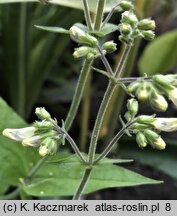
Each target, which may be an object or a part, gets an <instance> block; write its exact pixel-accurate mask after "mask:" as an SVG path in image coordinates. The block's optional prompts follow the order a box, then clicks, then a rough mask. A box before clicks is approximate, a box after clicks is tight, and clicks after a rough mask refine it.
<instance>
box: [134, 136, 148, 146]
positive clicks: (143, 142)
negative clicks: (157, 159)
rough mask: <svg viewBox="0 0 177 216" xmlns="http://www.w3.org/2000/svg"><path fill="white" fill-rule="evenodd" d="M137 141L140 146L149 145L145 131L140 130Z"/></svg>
mask: <svg viewBox="0 0 177 216" xmlns="http://www.w3.org/2000/svg"><path fill="white" fill-rule="evenodd" d="M136 142H137V144H138V146H139V147H140V148H145V147H146V146H147V144H148V143H147V139H146V137H145V136H144V134H143V133H141V132H138V133H137V135H136Z"/></svg>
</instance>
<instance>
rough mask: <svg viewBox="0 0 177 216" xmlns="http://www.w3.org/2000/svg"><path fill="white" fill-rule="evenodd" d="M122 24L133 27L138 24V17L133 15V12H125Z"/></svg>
mask: <svg viewBox="0 0 177 216" xmlns="http://www.w3.org/2000/svg"><path fill="white" fill-rule="evenodd" d="M121 22H122V23H128V24H130V25H131V26H134V25H135V24H136V23H137V22H138V18H137V16H136V15H135V14H134V13H133V11H125V12H124V13H122V20H121Z"/></svg>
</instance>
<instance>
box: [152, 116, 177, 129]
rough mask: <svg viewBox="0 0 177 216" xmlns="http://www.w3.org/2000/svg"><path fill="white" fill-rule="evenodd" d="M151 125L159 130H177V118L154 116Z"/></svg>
mask: <svg viewBox="0 0 177 216" xmlns="http://www.w3.org/2000/svg"><path fill="white" fill-rule="evenodd" d="M153 126H154V127H155V128H156V129H157V130H159V131H165V132H172V131H177V118H155V121H154V122H153Z"/></svg>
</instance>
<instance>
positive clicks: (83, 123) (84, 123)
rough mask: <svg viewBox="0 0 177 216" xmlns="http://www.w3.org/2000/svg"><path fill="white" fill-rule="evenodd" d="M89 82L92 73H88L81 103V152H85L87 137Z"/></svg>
mask: <svg viewBox="0 0 177 216" xmlns="http://www.w3.org/2000/svg"><path fill="white" fill-rule="evenodd" d="M90 72H91V71H90ZM91 80H92V73H89V76H88V79H87V82H86V86H85V91H84V97H83V102H82V118H81V132H80V149H81V152H85V151H86V144H87V135H88V128H89V125H88V123H89V116H90V98H91Z"/></svg>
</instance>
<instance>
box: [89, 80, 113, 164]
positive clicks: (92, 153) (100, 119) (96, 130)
mask: <svg viewBox="0 0 177 216" xmlns="http://www.w3.org/2000/svg"><path fill="white" fill-rule="evenodd" d="M115 86H116V84H115V83H114V82H113V81H112V80H111V81H109V84H108V87H107V90H106V92H105V95H104V98H103V100H102V103H101V106H100V109H99V111H98V115H97V118H96V122H95V126H94V129H93V133H92V137H91V142H90V148H89V163H90V164H92V163H93V161H94V157H95V151H96V145H97V141H98V136H99V133H100V128H101V125H102V122H103V118H104V115H105V112H106V109H107V107H108V104H109V101H110V99H111V96H112V94H113V92H114V89H115Z"/></svg>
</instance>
